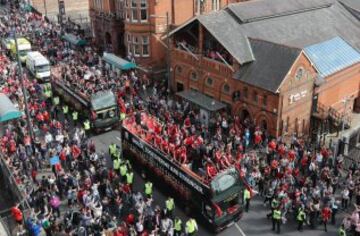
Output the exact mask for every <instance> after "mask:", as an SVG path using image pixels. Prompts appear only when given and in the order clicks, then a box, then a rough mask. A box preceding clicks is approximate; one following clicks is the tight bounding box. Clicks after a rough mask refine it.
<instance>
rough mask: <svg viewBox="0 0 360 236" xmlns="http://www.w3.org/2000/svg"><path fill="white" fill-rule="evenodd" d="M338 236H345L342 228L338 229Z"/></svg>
mask: <svg viewBox="0 0 360 236" xmlns="http://www.w3.org/2000/svg"><path fill="white" fill-rule="evenodd" d="M339 236H346V231H345V230H344V228H343V227H340V229H339Z"/></svg>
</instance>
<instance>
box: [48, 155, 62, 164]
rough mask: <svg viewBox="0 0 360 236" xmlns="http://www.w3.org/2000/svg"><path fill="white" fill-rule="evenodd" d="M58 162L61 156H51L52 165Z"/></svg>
mask: <svg viewBox="0 0 360 236" xmlns="http://www.w3.org/2000/svg"><path fill="white" fill-rule="evenodd" d="M58 163H60V159H59V156H53V157H52V158H50V165H52V166H54V165H56V164H58Z"/></svg>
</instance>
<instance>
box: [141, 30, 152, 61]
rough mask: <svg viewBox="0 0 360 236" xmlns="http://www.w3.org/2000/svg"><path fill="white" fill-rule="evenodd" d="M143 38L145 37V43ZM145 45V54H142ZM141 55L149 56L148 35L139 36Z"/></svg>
mask: <svg viewBox="0 0 360 236" xmlns="http://www.w3.org/2000/svg"><path fill="white" fill-rule="evenodd" d="M144 38H147V42H146V43H145V41H144ZM145 46H146V47H147V54H144V47H145ZM141 55H142V57H150V36H148V35H142V36H141Z"/></svg>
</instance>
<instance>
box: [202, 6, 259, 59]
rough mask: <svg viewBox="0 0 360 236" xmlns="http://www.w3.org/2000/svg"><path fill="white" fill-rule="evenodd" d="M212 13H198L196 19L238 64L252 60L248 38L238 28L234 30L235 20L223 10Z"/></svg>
mask: <svg viewBox="0 0 360 236" xmlns="http://www.w3.org/2000/svg"><path fill="white" fill-rule="evenodd" d="M212 15H213V17H208V15H200V16H199V17H198V18H197V19H198V20H199V22H200V23H201V24H202V25H203V26H204V27H205V28H206V29H207V30H208V31H209V32H210V33H211V35H212V36H214V37H215V38H216V39H217V40H218V41H219V42H220V43H221V44H222V46H223V47H224V48H225V49H226V50H227V51H228V52H229V53H230V54H231V55H232V56H233V57H234V58H235V59H236V60H237V61H238V62H239V63H240V64H243V63H246V62H250V61H253V60H254V56H253V54H252V51H251V48H250V44H249V40H248V38H247V37H245V36H244V35H243V33H242V32H241V31H240V30H234V29H235V28H237V27H238V23H237V22H236V20H235V19H234V18H233V17H231V16H230V15H229V14H227V13H226V12H225V11H219V12H214V13H212ZM224 23H225V24H224Z"/></svg>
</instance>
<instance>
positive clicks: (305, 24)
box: [238, 1, 360, 49]
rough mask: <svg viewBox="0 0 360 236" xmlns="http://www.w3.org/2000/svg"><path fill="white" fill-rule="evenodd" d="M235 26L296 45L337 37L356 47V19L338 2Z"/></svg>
mask: <svg viewBox="0 0 360 236" xmlns="http://www.w3.org/2000/svg"><path fill="white" fill-rule="evenodd" d="M264 2H265V1H264ZM239 5H241V4H239ZM238 29H239V30H240V31H242V32H243V34H244V35H246V36H248V37H251V38H258V39H264V40H267V41H271V42H274V43H279V44H284V45H287V46H290V47H297V48H304V47H307V46H309V45H312V44H316V43H319V42H323V41H326V40H329V39H331V38H334V37H336V36H339V37H341V38H343V39H344V40H346V41H347V42H349V43H350V44H351V45H352V46H353V47H355V48H357V49H360V37H359V35H360V22H359V21H358V20H357V19H356V18H355V17H353V16H352V15H351V13H350V12H348V11H347V10H346V9H345V8H344V7H343V6H342V5H341V4H340V3H338V2H335V3H334V4H333V5H331V6H330V7H324V8H319V9H316V10H309V11H306V12H302V13H298V14H292V15H286V16H280V17H274V18H267V19H263V20H259V21H254V22H250V23H245V24H241V25H240V24H239V28H238Z"/></svg>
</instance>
